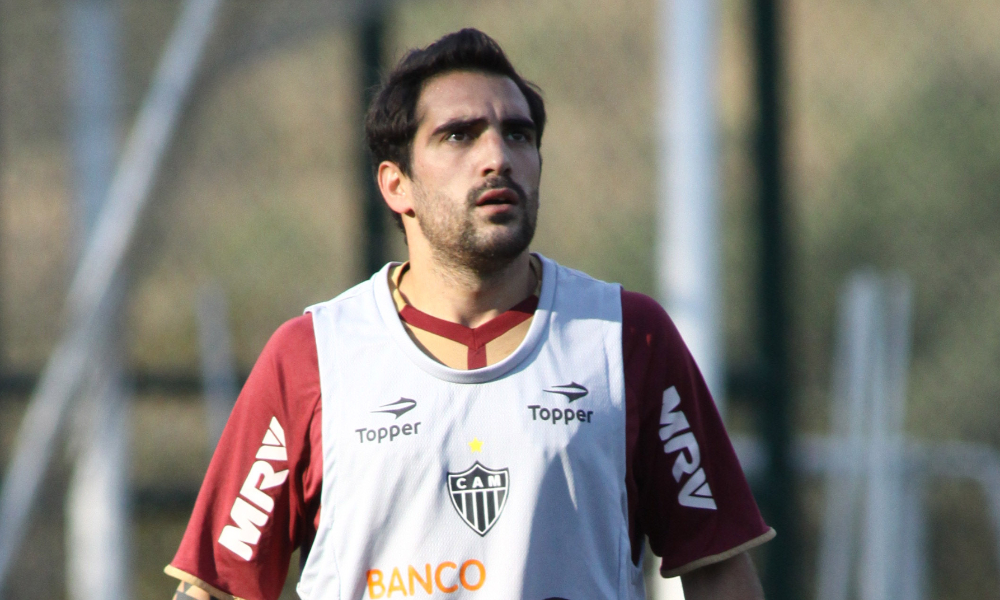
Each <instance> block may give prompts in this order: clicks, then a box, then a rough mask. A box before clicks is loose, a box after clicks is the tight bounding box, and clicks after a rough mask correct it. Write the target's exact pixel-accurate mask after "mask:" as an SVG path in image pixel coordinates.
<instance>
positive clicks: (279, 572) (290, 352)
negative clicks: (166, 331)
mask: <svg viewBox="0 0 1000 600" xmlns="http://www.w3.org/2000/svg"><path fill="white" fill-rule="evenodd" d="M319 400H320V387H319V369H318V364H317V358H316V342H315V337H314V335H313V328H312V316H311V315H303V316H301V317H298V318H296V319H293V320H291V321H289V322H288V323H285V324H284V325H283V326H282V327H281V328H279V329H278V331H277V332H275V334H274V336H272V337H271V340H270V341H269V342H268V343H267V346H265V348H264V350H263V352H262V353H261V355H260V358H259V359H258V360H257V363H256V364H255V365H254V368H253V371H252V372H251V373H250V377H249V379H248V380H247V383H246V385H245V386H244V388H243V391H242V392H241V393H240V397H239V399H238V400H237V402H236V406H235V407H234V408H233V412H232V414H231V415H230V418H229V422H228V423H227V424H226V428H225V430H224V431H223V434H222V438H221V439H220V440H219V445H218V447H217V448H216V451H215V455H214V456H213V458H212V461H211V463H210V464H209V467H208V473H207V474H206V475H205V481H204V483H203V485H202V487H201V491H200V493H199V494H198V499H197V501H196V502H195V507H194V511H193V513H192V515H191V520H190V521H189V522H188V527H187V530H186V531H185V532H184V538H183V540H182V541H181V545H180V548H179V549H178V551H177V554H176V556H174V560H173V561H172V562H171V563H170V564H171V565H173V566H174V567H176V568H177V569H180V570H182V571H184V572H186V573H189V574H191V575H194V576H195V577H197V578H199V579H201V580H203V581H205V582H206V583H208V584H210V585H213V586H215V587H216V588H218V589H220V590H222V591H224V592H228V593H230V594H232V595H234V596H238V597H240V598H252V599H260V598H268V599H270V598H277V597H278V596H279V595H280V593H281V588H282V586H283V585H284V582H285V578H286V577H287V575H288V564H289V559H290V558H291V554H292V551H294V550H295V548H296V547H298V546H300V545H302V546H303V548H308V547H309V546H310V545H311V544H312V540H313V537H314V535H315V530H316V524H318V522H319V499H320V484H321V480H322V474H323V466H322V443H321V438H320V435H321V429H320V425H321V422H322V420H321V418H320V406H321V403H320V401H319ZM271 417H277V419H278V421H279V423H280V424H281V426H282V427H283V429H284V432H285V444H286V450H287V452H288V464H287V468H288V469H289V471H288V479H287V482H286V484H284V485H281V486H279V487H276V488H273V489H270V490H267V491H266V492H265V493H268V494H269V495H271V496H272V497H273V498H274V500H275V505H274V509H273V510H272V511H271V513H270V515H269V516H268V521H267V523H266V524H265V525H263V526H262V527H260V528H259V529H260V532H261V536H260V539H259V540H258V542H257V544H255V545H253V546H251V547H252V548H253V555H252V556H251V558H250V560H249V561H245V560H243V559H242V558H240V557H239V556H237V555H236V554H234V553H233V552H232V551H230V550H229V549H228V548H225V547H223V546H222V545H220V544H218V543H217V540H218V539H219V535H220V534H221V532H222V529H223V527H225V526H226V525H231V524H232V519H231V518H230V510H231V509H232V506H233V503H234V502H235V500H236V498H237V496H239V493H240V487H241V486H242V485H243V481H244V479H245V478H246V477H247V474H248V473H249V472H250V468H251V466H252V465H253V463H254V462H255V461H256V454H257V450H258V448H260V445H261V441H262V440H263V438H264V435H265V433H266V432H267V430H268V425H269V424H270V421H271ZM280 468H281V465H280V461H279V462H278V463H276V464H275V470H276V471H277V470H280Z"/></svg>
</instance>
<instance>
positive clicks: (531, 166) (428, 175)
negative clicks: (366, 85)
mask: <svg viewBox="0 0 1000 600" xmlns="http://www.w3.org/2000/svg"><path fill="white" fill-rule="evenodd" d="M417 119H418V121H417V122H418V123H419V125H418V127H417V132H416V135H415V136H414V139H413V151H412V154H411V156H412V159H411V174H412V176H411V180H412V183H413V211H414V215H415V216H416V221H417V223H418V224H419V228H420V233H422V234H423V237H424V238H426V240H427V242H428V244H429V246H430V247H431V250H432V251H433V252H434V253H435V255H436V256H437V257H438V258H439V259H442V260H444V261H446V262H449V263H451V264H454V265H456V266H462V267H467V268H472V269H474V270H476V271H477V272H481V273H489V272H493V271H495V270H497V269H499V268H502V267H504V266H506V265H507V264H509V263H510V261H512V260H513V259H514V258H515V257H517V256H519V255H520V254H521V253H522V252H524V251H525V250H526V249H527V247H528V244H529V243H530V242H531V238H532V236H533V235H534V232H535V222H536V220H537V215H538V184H539V179H540V177H541V157H540V155H539V153H538V148H537V145H536V143H535V141H536V132H535V125H534V123H533V122H532V120H531V112H530V110H529V108H528V102H527V100H525V98H524V94H522V93H521V91H520V90H519V89H518V87H517V85H516V84H515V83H514V82H513V81H511V80H510V79H508V78H506V77H502V76H496V75H486V74H482V73H474V72H466V71H458V72H452V73H447V74H444V75H440V76H438V77H435V78H433V79H431V80H429V81H428V82H427V83H426V84H425V85H424V88H423V90H422V91H421V94H420V98H419V100H418V102H417Z"/></svg>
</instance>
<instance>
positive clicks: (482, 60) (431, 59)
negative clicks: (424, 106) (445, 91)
mask: <svg viewBox="0 0 1000 600" xmlns="http://www.w3.org/2000/svg"><path fill="white" fill-rule="evenodd" d="M452 71H477V72H481V73H488V74H492V75H501V76H503V77H508V78H510V80H511V81H513V82H514V83H515V84H516V85H517V87H518V89H519V90H521V93H522V94H524V98H525V99H526V100H527V101H528V109H529V111H530V112H531V120H532V121H534V123H535V130H536V134H537V135H536V137H535V140H536V142H535V143H536V145H537V146H538V147H541V145H542V130H544V129H545V103H544V101H543V100H542V95H541V93H540V91H539V89H538V87H537V86H536V85H534V84H533V83H531V82H529V81H525V80H524V79H523V78H522V77H521V76H520V75H518V73H517V71H516V70H515V69H514V65H512V64H511V63H510V60H508V59H507V55H506V54H504V51H503V49H502V48H500V44H498V43H497V42H496V40H494V39H493V38H491V37H490V36H488V35H486V34H485V33H483V32H482V31H479V30H478V29H462V30H461V31H456V32H455V33H449V34H448V35H446V36H444V37H442V38H441V39H439V40H437V41H436V42H434V43H433V44H431V45H429V46H427V47H426V48H419V49H415V50H410V51H409V52H407V53H406V56H404V57H403V59H402V60H400V61H399V63H398V64H397V65H396V67H395V68H394V69H393V70H392V71H391V72H390V73H389V74H388V75H387V76H386V77H385V79H384V81H383V83H382V85H381V86H380V87H379V89H378V91H377V92H376V93H375V94H374V97H373V99H372V103H371V106H369V107H368V113H367V115H366V116H365V141H366V143H367V144H368V151H369V152H370V154H371V159H372V167H373V169H374V170H375V171H376V176H377V171H378V166H379V164H381V163H382V161H386V160H388V161H391V162H393V163H395V164H396V165H397V166H399V168H400V170H401V171H402V172H403V174H404V175H406V176H410V174H411V171H410V167H411V165H410V159H411V149H412V147H413V137H414V136H415V135H416V133H417V125H418V123H417V115H416V112H417V100H418V99H419V98H420V92H421V91H422V90H423V86H424V83H426V82H427V80H429V79H431V78H433V77H436V76H438V75H441V74H444V73H449V72H452ZM392 214H393V218H394V219H395V220H396V223H397V225H399V226H400V228H402V217H401V216H400V215H398V214H396V213H392Z"/></svg>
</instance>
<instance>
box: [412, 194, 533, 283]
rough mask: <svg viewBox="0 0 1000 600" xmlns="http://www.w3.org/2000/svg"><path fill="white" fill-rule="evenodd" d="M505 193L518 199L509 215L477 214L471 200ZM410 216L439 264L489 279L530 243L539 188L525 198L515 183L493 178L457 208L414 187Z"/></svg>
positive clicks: (473, 202)
mask: <svg viewBox="0 0 1000 600" xmlns="http://www.w3.org/2000/svg"><path fill="white" fill-rule="evenodd" d="M498 188H508V189H510V190H512V191H513V192H514V193H515V194H516V195H517V199H518V202H517V205H516V206H513V207H512V210H509V211H506V212H503V213H499V214H495V215H489V216H482V215H479V214H477V211H476V208H477V207H476V200H477V199H478V198H479V197H480V196H481V195H482V194H483V192H485V191H487V190H491V189H498ZM414 200H415V202H414V214H415V216H416V217H417V221H418V222H419V223H420V229H421V231H422V232H423V234H424V237H425V238H427V241H428V243H429V244H430V246H431V249H432V251H433V252H434V255H435V256H436V257H437V259H438V260H440V261H442V262H444V263H446V264H450V265H452V266H454V267H458V268H462V269H467V270H471V271H472V272H474V273H476V274H478V275H490V274H492V273H496V272H497V271H500V270H501V269H503V268H505V267H506V266H507V265H509V264H510V263H511V262H512V261H513V260H514V259H515V258H517V257H518V256H520V255H521V253H523V252H524V251H525V250H526V249H527V248H528V246H529V245H530V244H531V240H532V238H533V237H534V236H535V224H536V223H537V219H538V189H537V188H535V190H533V191H532V193H531V194H530V195H529V194H528V193H526V192H525V191H524V188H522V187H521V186H520V185H518V184H517V183H516V182H514V180H512V179H510V178H509V177H505V176H497V177H493V178H491V179H489V180H487V181H486V183H484V184H483V185H481V186H478V187H475V188H473V189H471V190H469V192H468V194H466V197H465V202H464V203H463V204H462V205H460V206H459V205H456V203H455V202H454V201H453V200H450V199H449V198H448V197H447V196H445V195H444V194H441V193H432V192H427V191H425V190H424V189H423V188H422V187H420V186H416V188H415V198H414Z"/></svg>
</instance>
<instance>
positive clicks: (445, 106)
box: [417, 71, 531, 126]
mask: <svg viewBox="0 0 1000 600" xmlns="http://www.w3.org/2000/svg"><path fill="white" fill-rule="evenodd" d="M514 116H517V117H523V118H526V119H530V118H531V110H530V109H529V108H528V101H527V99H525V97H524V94H523V93H521V90H520V89H518V87H517V84H516V83H514V81H513V80H511V79H510V78H509V77H504V76H503V75H493V74H486V73H477V72H473V71H453V72H450V73H445V74H443V75H438V76H436V77H433V78H431V79H429V80H427V82H426V83H424V87H423V89H422V90H421V91H420V97H419V98H418V100H417V123H419V124H420V126H424V125H432V126H433V125H434V124H440V123H444V122H446V121H449V120H451V119H458V118H476V117H487V118H489V117H494V118H500V119H502V118H506V117H514Z"/></svg>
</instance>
